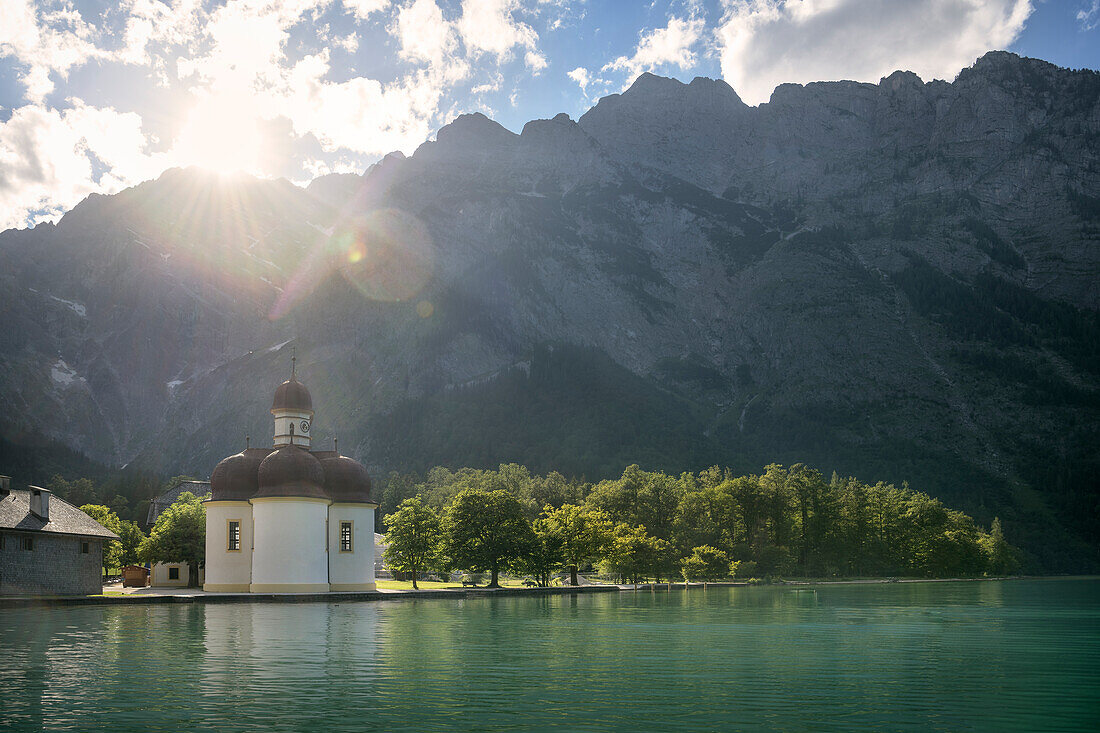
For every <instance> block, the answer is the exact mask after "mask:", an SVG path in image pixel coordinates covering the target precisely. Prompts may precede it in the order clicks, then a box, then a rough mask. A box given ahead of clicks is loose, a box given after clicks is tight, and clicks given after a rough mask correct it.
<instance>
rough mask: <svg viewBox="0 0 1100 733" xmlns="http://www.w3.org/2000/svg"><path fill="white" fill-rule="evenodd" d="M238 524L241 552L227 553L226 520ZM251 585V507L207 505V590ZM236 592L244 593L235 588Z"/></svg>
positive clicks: (245, 504)
mask: <svg viewBox="0 0 1100 733" xmlns="http://www.w3.org/2000/svg"><path fill="white" fill-rule="evenodd" d="M231 519H232V520H236V521H239V522H240V523H241V549H240V550H232V551H231V550H229V549H228V548H229V520H231ZM250 582H252V505H251V504H249V503H248V502H247V501H208V502H206V581H205V583H204V584H203V585H204V586H212V587H209V588H207V590H215V591H216V590H227V589H225V588H220V587H218V586H226V585H236V586H247V585H248V584H249V583H250ZM236 590H247V588H237V589H236Z"/></svg>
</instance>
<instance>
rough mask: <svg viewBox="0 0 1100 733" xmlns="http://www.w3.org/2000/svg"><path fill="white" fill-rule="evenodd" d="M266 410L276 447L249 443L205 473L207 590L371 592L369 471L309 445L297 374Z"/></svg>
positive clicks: (307, 401)
mask: <svg viewBox="0 0 1100 733" xmlns="http://www.w3.org/2000/svg"><path fill="white" fill-rule="evenodd" d="M271 414H272V415H273V416H274V417H275V443H274V447H272V448H246V449H245V450H244V451H242V452H240V453H237V454H236V455H232V456H229V457H228V458H226V459H224V460H222V461H221V462H220V463H219V464H218V465H217V466H216V467H215V468H214V472H213V474H211V476H210V499H209V500H207V502H206V577H205V582H204V584H203V589H204V590H207V591H215V592H219V591H220V592H233V593H242V592H244V593H248V592H251V593H317V592H329V591H363V590H374V589H375V584H374V510H375V509H376V508H377V507H378V501H377V500H376V498H375V496H374V495H373V494H372V493H371V480H370V476H368V475H367V471H366V469H365V468H363V466H362V465H361V464H360V463H358V462H357V461H354V460H352V459H351V458H348V457H346V456H342V455H340V453H339V451H337V450H331V451H320V450H311V441H310V429H311V427H312V424H313V400H312V398H311V397H310V394H309V390H307V389H306V387H305V385H304V384H302V383H301V382H299V381H298V379H297V375H296V373H295V372H294V370H292V371H291V377H290V379H289V380H287V381H286V382H283V383H282V384H281V385H280V386H279V388H278V389H277V390H276V391H275V400H274V402H273V404H272V406H271ZM334 447H338V446H334Z"/></svg>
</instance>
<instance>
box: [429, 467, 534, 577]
mask: <svg viewBox="0 0 1100 733" xmlns="http://www.w3.org/2000/svg"><path fill="white" fill-rule="evenodd" d="M443 533H444V537H445V542H446V552H447V555H448V557H449V558H450V562H451V565H452V566H453V567H456V568H463V569H468V570H481V571H485V570H488V571H489V572H490V573H491V574H492V577H491V580H490V582H489V587H490V588H497V587H499V585H500V584H499V583H498V582H497V578H498V575H499V573H500V571H501V570H502V569H504V568H506V567H508V566H509V565H510V564H512V563H514V562H516V561H518V560H519V558H520V557H522V556H523V555H524V554H526V553H527V552H529V550H530V548H531V546H532V545H533V544H534V532H533V531H532V530H531V523H530V522H529V521H528V520H527V517H526V516H524V509H523V505H522V504H521V503H520V502H519V500H518V499H517V498H516V497H515V496H513V495H512V494H510V493H508V492H507V491H504V490H503V489H498V490H496V491H485V490H483V489H475V488H469V489H465V490H463V491H461V492H459V493H458V494H457V495H456V496H455V497H454V498H453V499H452V500H451V502H450V503H449V504H448V505H447V509H446V512H445V513H444V516H443Z"/></svg>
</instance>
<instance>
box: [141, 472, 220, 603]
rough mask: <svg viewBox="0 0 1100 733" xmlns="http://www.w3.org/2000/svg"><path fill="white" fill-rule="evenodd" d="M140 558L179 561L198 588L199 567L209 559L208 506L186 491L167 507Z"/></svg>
mask: <svg viewBox="0 0 1100 733" xmlns="http://www.w3.org/2000/svg"><path fill="white" fill-rule="evenodd" d="M139 553H140V555H141V557H142V558H143V559H144V560H146V561H147V562H151V563H157V562H162V563H167V562H180V563H186V564H187V567H188V572H189V575H188V583H187V584H188V586H189V587H191V588H196V587H198V584H199V567H200V566H201V565H202V564H203V563H204V562H205V561H206V507H204V506H203V505H202V500H201V499H200V498H199V497H197V496H195V495H194V494H192V493H191V492H190V491H185V492H183V493H182V494H180V495H179V498H178V499H176V501H175V503H173V504H172V505H171V506H169V507H168V508H167V509H165V510H164V511H163V512H162V513H161V515H160V516H159V517H157V523H156V524H154V525H153V529H152V530H151V531H150V532H149V537H148V538H146V540H145V541H144V542H142V543H141V548H140V550H139Z"/></svg>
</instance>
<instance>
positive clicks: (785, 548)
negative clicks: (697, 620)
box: [379, 464, 1019, 582]
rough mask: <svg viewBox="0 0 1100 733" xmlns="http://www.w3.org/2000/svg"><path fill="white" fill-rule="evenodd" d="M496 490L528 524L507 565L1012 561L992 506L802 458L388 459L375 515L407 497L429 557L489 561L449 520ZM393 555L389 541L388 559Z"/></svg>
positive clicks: (897, 565) (933, 565)
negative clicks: (460, 549)
mask: <svg viewBox="0 0 1100 733" xmlns="http://www.w3.org/2000/svg"><path fill="white" fill-rule="evenodd" d="M493 494H496V495H500V494H505V495H507V496H509V497H511V498H512V499H513V500H514V502H515V505H516V506H517V507H519V510H518V511H519V513H520V514H522V515H523V519H524V521H525V524H526V526H527V529H523V528H522V527H521V528H520V529H518V530H516V531H519V532H521V533H523V534H524V535H525V537H526V539H524V540H523V541H522V542H520V543H519V546H520V547H519V549H518V550H516V551H515V552H514V553H513V555H512V557H511V558H509V559H508V560H507V562H505V563H504V565H505V566H507V567H509V568H510V569H511V570H513V571H516V572H520V573H523V572H526V573H530V574H533V575H535V576H536V577H538V576H540V575H541V576H542V579H543V580H544V579H545V577H546V575H548V573H549V572H553V570H554V568H557V569H561V568H564V569H566V570H569V571H570V572H571V574H573V575H574V576H575V573H576V572H577V571H578V570H584V569H591V570H596V571H600V572H602V573H604V574H605V575H611V576H619V577H621V578H624V579H628V580H632V581H635V582H637V581H639V580H642V579H649V578H653V579H660V578H665V579H667V578H670V577H677V576H680V575H683V576H684V577H686V578H688V579H696V578H700V579H703V578H706V579H719V578H725V577H729V576H737V577H755V578H776V577H822V578H824V577H888V576H908V577H962V576H977V575H1001V574H1006V573H1010V572H1012V571H1014V570H1015V569H1016V568H1017V567H1018V562H1019V560H1018V551H1017V550H1016V549H1015V548H1014V547H1012V546H1011V545H1010V544H1009V543H1008V542H1007V540H1006V539H1005V537H1004V533H1003V531H1002V529H1001V526H1000V522H999V521H998V520H996V519H995V520H994V522H993V523H992V525H991V527H990V528H989V530H988V531H986V530H985V529H983V528H981V527H979V526H978V525H977V524H976V523H975V522H974V520H973V519H972V518H971V517H969V516H967V515H966V514H964V513H962V512H959V511H955V510H952V509H949V508H948V507H946V506H944V505H943V504H942V503H941V502H940V501H939V500H937V499H934V498H932V497H930V496H928V495H927V494H924V493H921V492H917V491H913V490H911V489H910V488H909V487H908V486H906V485H902V486H901V487H898V486H894V485H891V484H883V483H877V484H873V485H871V484H867V483H864V482H862V481H860V480H859V479H856V478H852V477H848V478H841V477H839V476H837V475H835V474H834V475H833V476H832V477H831V478H830V479H829V480H826V479H825V478H824V477H823V476H822V475H821V474H820V473H819V472H818V471H816V470H814V469H812V468H809V467H807V466H805V465H803V464H795V465H793V466H790V467H783V466H780V465H778V464H772V465H769V466H767V467H766V468H765V469H764V471H763V472H762V473H760V474H751V475H742V476H737V475H734V474H733V472H731V471H730V470H729V469H723V468H719V467H712V468H709V469H707V470H704V471H701V472H698V473H690V472H689V473H682V474H680V475H679V476H671V475H669V474H666V473H662V472H659V471H658V472H650V471H643V470H642V469H640V468H639V467H638V466H637V465H631V466H628V467H627V468H626V470H625V471H624V472H623V474H622V476H621V477H619V478H617V479H611V480H604V481H600V482H598V483H595V484H590V483H585V482H578V481H572V480H569V479H566V478H565V477H564V476H563V475H561V474H560V473H556V472H550V473H548V474H546V475H544V476H539V475H534V474H532V473H531V472H530V471H529V470H528V469H527V468H525V467H524V466H521V465H517V464H504V465H501V466H500V467H499V468H498V469H497V470H478V469H469V468H465V469H461V470H458V471H451V470H449V469H446V468H434V469H432V470H430V471H429V472H428V473H427V475H426V476H424V477H423V478H420V477H417V476H416V475H415V474H404V475H403V474H397V473H394V474H391V475H390V476H389V477H388V479H387V480H386V482H385V486H384V488H383V492H382V505H381V508H380V523H379V526H380V527H381V528H384V529H383V530H382V531H387V532H388V531H390V530H392V529H393V528H395V527H397V528H398V531H399V533H400V532H401V531H404V530H405V529H407V527H406V526H403V525H402V522H403V521H406V520H405V519H404V518H403V517H402V514H403V510H405V509H407V508H409V507H410V506H415V507H416V508H417V510H418V511H419V514H420V519H419V520H418V521H425V522H426V524H424V525H423V527H427V528H428V529H427V530H426V531H424V530H423V528H421V530H422V531H420V532H418V533H417V534H418V535H419V536H421V549H423V544H424V543H423V538H422V536H423V535H424V534H431V532H432V531H434V532H435V533H436V534H437V540H438V543H437V545H438V546H437V548H436V549H437V551H435V552H431V551H429V552H428V553H427V555H428V556H429V557H430V558H432V559H434V564H435V565H437V566H439V567H450V568H455V567H457V568H460V569H467V568H470V569H477V570H492V569H491V568H488V567H476V568H475V567H473V566H470V565H468V564H467V565H463V563H462V562H456V558H455V552H454V550H453V548H454V547H456V545H458V546H460V545H462V544H463V543H462V542H456V541H455V538H454V536H453V533H454V532H455V531H456V530H461V529H462V528H461V527H456V524H461V523H462V521H463V520H460V519H458V518H459V517H462V516H469V514H470V510H469V506H468V504H469V502H471V501H474V502H475V503H476V502H479V501H480V502H487V501H488V500H487V499H486V498H485V497H487V496H489V495H493ZM478 497H480V498H478ZM425 513H429V514H431V513H434V514H435V516H437V517H439V518H440V520H441V521H440V523H439V526H438V529H436V530H431V529H430V527H431V526H435V525H434V520H431V517H430V516H426V514H425ZM409 514H411V513H409ZM502 516H503V515H502ZM408 521H411V520H408ZM509 521H512V520H509ZM502 523H503V522H502ZM513 526H516V523H515V522H514V521H513ZM528 533H529V534H528ZM387 539H392V538H391V537H390V535H389V534H387ZM525 543H526V544H525ZM429 544H430V543H429ZM578 545H580V546H583V547H582V548H581V549H578V547H577V546H578ZM525 547H526V548H527V549H526V550H525V549H524V548H525ZM571 548H572V549H571ZM398 555H399V552H398V551H394V550H393V548H391V552H390V557H391V560H399V559H400V558H399V557H398ZM547 557H549V558H550V560H547V559H546V558H547ZM540 562H541V567H540ZM427 565H432V562H428V563H427ZM549 566H554V568H551V567H549ZM502 567H503V566H502ZM419 569H425V568H424V566H423V565H422V566H421V567H420V568H419ZM540 571H542V572H540Z"/></svg>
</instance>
